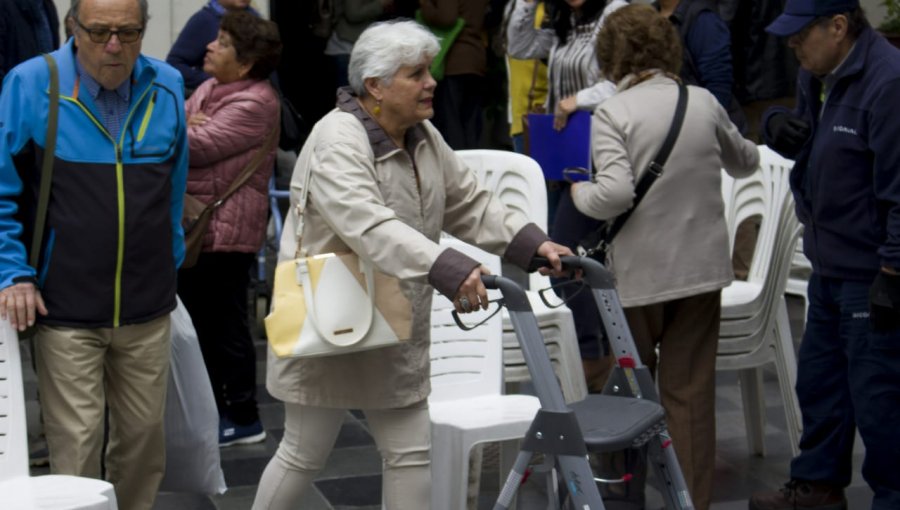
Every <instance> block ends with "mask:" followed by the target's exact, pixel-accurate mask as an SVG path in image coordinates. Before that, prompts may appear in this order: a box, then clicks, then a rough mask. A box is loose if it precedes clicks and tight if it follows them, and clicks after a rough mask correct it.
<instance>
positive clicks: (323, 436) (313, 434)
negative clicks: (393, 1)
mask: <svg viewBox="0 0 900 510" xmlns="http://www.w3.org/2000/svg"><path fill="white" fill-rule="evenodd" d="M437 52H438V42H437V40H436V39H435V37H434V36H433V35H432V34H431V33H430V32H428V31H427V30H425V29H423V28H422V27H421V26H419V25H417V24H416V23H414V22H411V21H399V22H388V23H379V24H375V25H373V26H371V27H369V28H368V29H367V30H366V31H365V32H363V33H362V34H361V35H360V37H359V39H358V40H357V42H356V45H355V46H354V47H353V52H352V53H351V56H350V66H349V81H350V87H347V88H343V89H340V90H339V91H338V99H337V108H335V109H334V110H333V111H332V112H331V113H329V114H328V115H326V116H325V117H324V118H322V120H321V121H319V122H318V123H317V124H316V126H315V127H314V128H313V130H312V133H310V136H309V139H308V140H307V142H306V144H305V145H304V147H303V150H302V151H301V153H300V157H299V159H298V161H297V166H296V167H295V169H294V176H293V179H292V182H291V202H292V205H294V204H296V201H297V200H298V198H299V196H300V188H301V187H302V186H303V183H304V181H305V178H306V176H307V174H308V173H309V175H310V178H309V199H308V202H307V206H306V210H305V213H304V218H303V220H304V227H303V239H302V242H303V248H304V249H305V250H306V251H307V254H308V255H315V254H318V253H327V252H348V251H353V252H355V253H356V254H357V255H359V256H360V257H361V258H363V259H365V260H367V261H369V262H370V263H372V264H373V265H374V266H375V268H376V269H378V270H379V271H381V272H383V273H385V274H387V275H390V276H393V277H396V278H398V279H400V281H401V287H402V289H403V291H404V293H405V294H406V297H407V298H408V299H409V301H410V303H412V314H413V315H412V317H413V327H412V339H411V340H410V341H408V342H404V343H402V344H400V345H398V346H396V347H388V348H382V349H376V350H371V351H364V352H358V353H350V354H343V355H338V356H331V357H324V358H314V359H278V358H276V357H275V356H274V354H273V353H272V352H271V351H270V352H269V356H268V373H267V380H266V386H267V388H268V390H269V392H270V393H271V394H272V395H273V396H275V397H276V398H278V399H280V400H283V401H284V402H285V432H284V438H283V439H282V441H281V444H280V445H279V447H278V451H277V452H276V453H275V456H274V457H273V458H272V460H271V461H270V462H269V465H268V466H267V467H266V469H265V472H264V473H263V476H262V479H261V480H260V484H259V491H258V493H257V495H256V501H255V502H254V505H253V508H254V509H287V508H294V505H296V502H297V501H298V498H299V496H300V494H301V493H302V492H303V491H304V490H305V489H306V488H307V487H308V486H309V484H310V483H311V482H312V481H313V479H314V477H315V476H316V474H317V473H318V472H319V470H320V469H321V468H322V467H323V466H324V464H325V461H326V460H327V458H328V455H329V454H330V452H331V449H332V448H333V445H334V441H335V439H336V438H337V435H338V432H339V431H340V428H341V423H342V422H343V421H344V417H345V414H346V410H347V409H361V410H363V412H364V413H365V415H366V419H367V422H368V425H369V429H370V431H371V433H372V435H373V436H374V438H375V442H376V444H377V446H378V450H379V452H380V453H381V456H382V458H383V460H384V477H383V491H382V493H383V497H384V502H385V504H386V505H387V508H389V509H403V510H405V509H411V508H416V509H419V508H428V507H429V506H430V501H429V499H430V491H429V484H430V477H431V473H430V471H431V469H430V462H429V451H430V448H431V438H430V420H429V417H428V402H427V398H428V393H429V392H430V385H429V354H428V351H429V315H430V310H431V295H432V289H433V288H436V289H437V290H438V291H439V292H441V293H442V294H444V295H445V296H447V297H449V298H450V299H452V300H453V302H454V305H455V307H456V309H457V311H459V312H467V311H471V310H473V309H474V308H476V307H478V306H479V305H481V306H485V307H486V305H487V294H486V291H485V289H484V286H483V285H482V284H481V279H480V277H481V275H482V274H484V273H485V270H484V269H483V268H482V267H481V265H480V264H479V263H478V261H476V260H473V259H470V258H469V257H467V256H465V255H463V254H462V253H460V252H457V251H455V250H453V249H449V248H448V249H445V248H443V247H441V246H440V245H439V244H438V241H439V238H440V234H441V231H446V232H449V233H451V234H453V235H454V236H457V237H459V238H462V239H463V240H466V241H469V242H472V243H475V244H478V245H479V246H481V247H482V248H483V249H486V250H488V251H491V252H494V253H497V254H501V255H504V256H505V257H506V258H507V259H508V260H509V261H511V262H513V263H515V264H517V265H519V266H521V267H523V268H525V267H527V266H528V263H529V262H530V260H531V258H532V257H533V256H534V255H541V256H545V257H547V258H548V259H550V260H551V262H552V263H553V264H554V266H555V267H556V268H557V269H558V268H559V258H558V257H559V255H562V254H569V253H570V251H569V250H568V249H567V248H565V247H562V246H560V245H557V244H554V243H552V242H551V241H549V239H548V238H547V236H546V234H544V233H543V232H541V231H540V229H538V228H537V227H536V226H535V225H534V224H531V223H528V222H527V220H526V219H525V218H524V217H521V216H519V215H517V214H515V213H513V212H510V211H508V210H506V209H505V208H504V207H503V206H502V204H501V203H500V202H499V201H498V200H497V199H496V198H495V197H493V196H492V195H491V193H490V192H488V191H487V190H485V189H484V188H483V187H481V186H480V185H479V184H478V180H477V178H476V176H475V175H474V173H472V172H471V171H470V170H469V169H468V168H466V166H465V165H464V164H463V163H462V162H461V161H460V159H459V158H458V157H457V156H456V154H455V153H454V152H453V150H452V149H450V147H449V146H448V145H447V144H446V143H445V142H444V140H443V139H442V138H441V136H440V134H439V133H438V132H437V130H436V129H435V128H434V127H433V126H432V125H431V123H430V122H428V119H429V118H431V116H432V115H433V108H432V98H433V97H434V90H435V85H436V83H435V81H434V79H433V78H432V77H431V75H430V74H429V72H428V68H429V66H430V64H431V60H432V58H433V57H434V55H435V54H437ZM290 210H291V212H290V214H289V215H288V217H287V220H286V222H285V228H284V235H283V236H282V239H281V250H280V253H279V259H280V260H284V259H289V258H291V257H294V256H295V252H296V250H297V238H296V226H297V221H298V218H297V212H296V207H291V209H290Z"/></svg>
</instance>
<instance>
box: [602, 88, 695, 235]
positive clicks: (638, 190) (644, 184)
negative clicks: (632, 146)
mask: <svg viewBox="0 0 900 510" xmlns="http://www.w3.org/2000/svg"><path fill="white" fill-rule="evenodd" d="M687 100H688V91H687V87H686V86H685V85H684V83H682V82H680V81H679V82H678V105H677V106H675V116H674V117H673V118H672V125H671V127H669V133H668V134H667V135H666V139H665V141H664V142H663V144H662V147H660V149H659V152H657V153H656V157H655V158H653V161H651V162H650V165H648V166H647V169H646V170H644V174H643V175H641V179H640V180H639V181H638V184H637V186H636V187H635V190H634V194H635V197H634V203H633V204H632V205H631V208H630V209H628V210H627V211H625V212H623V213H622V214H620V215H619V216H617V217H616V219H615V220H614V221H613V223H612V225H610V227H609V229H608V230H607V231H606V235H605V236H603V237H604V240H605V241H606V243H607V244H609V242H610V241H612V239H613V237H615V236H616V234H618V233H619V231H620V230H622V226H623V225H624V224H625V222H626V221H628V218H629V217H630V216H631V213H633V212H634V208H635V207H637V206H638V204H640V203H641V200H643V199H644V195H646V194H647V191H649V190H650V186H651V185H652V184H653V183H654V182H655V181H656V179H657V178H658V177H659V176H660V175H662V173H663V167H664V166H665V164H666V160H667V159H669V154H670V153H671V152H672V147H674V146H675V141H676V140H677V139H678V134H679V133H680V132H681V125H682V124H683V123H684V113H685V111H686V110H687Z"/></svg>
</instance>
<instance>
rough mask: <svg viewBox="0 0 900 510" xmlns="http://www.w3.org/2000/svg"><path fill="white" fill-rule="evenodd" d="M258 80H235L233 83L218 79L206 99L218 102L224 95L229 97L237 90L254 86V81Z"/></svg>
mask: <svg viewBox="0 0 900 510" xmlns="http://www.w3.org/2000/svg"><path fill="white" fill-rule="evenodd" d="M213 79H215V78H213ZM256 81H257V80H249V79H248V80H238V81H233V82H231V83H219V82H218V80H217V81H216V82H215V83H213V85H212V88H211V89H210V91H209V96H208V97H207V98H206V100H207V101H211V102H213V103H215V102H218V101H220V100H221V99H222V98H223V97H228V96H230V95H231V94H234V93H235V92H239V91H241V90H245V89H249V88H250V87H251V86H253V84H254V83H256Z"/></svg>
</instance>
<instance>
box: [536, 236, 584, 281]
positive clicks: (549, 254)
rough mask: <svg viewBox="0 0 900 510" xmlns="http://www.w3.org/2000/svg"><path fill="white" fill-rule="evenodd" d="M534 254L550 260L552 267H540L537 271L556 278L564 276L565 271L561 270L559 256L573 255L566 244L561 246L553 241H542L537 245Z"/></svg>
mask: <svg viewBox="0 0 900 510" xmlns="http://www.w3.org/2000/svg"><path fill="white" fill-rule="evenodd" d="M536 255H537V256H538V257H544V258H545V259H547V261H548V262H550V266H551V267H552V269H551V268H549V267H542V268H540V269H538V272H539V273H541V274H542V275H544V276H546V275H551V276H555V277H557V278H560V277H564V276H566V274H567V273H566V271H564V270H563V267H562V262H561V261H560V260H559V258H560V257H564V256H567V255H575V254H574V253H572V250H570V249H569V247H568V246H563V245H561V244H557V243H554V242H553V241H544V242H543V243H541V245H540V246H538V249H537V253H536Z"/></svg>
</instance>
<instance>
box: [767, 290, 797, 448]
mask: <svg viewBox="0 0 900 510" xmlns="http://www.w3.org/2000/svg"><path fill="white" fill-rule="evenodd" d="M773 342H774V344H773V345H772V347H773V348H774V349H775V369H776V371H777V373H778V387H779V389H780V390H781V400H782V402H783V403H784V415H785V424H786V427H787V433H788V439H789V440H790V442H791V450H792V453H793V455H794V456H795V457H796V456H797V455H798V454H799V453H800V433H801V431H802V430H803V421H802V419H801V415H800V405H799V403H798V402H797V393H796V392H795V391H794V388H795V386H796V384H797V359H796V356H795V355H794V341H793V338H792V337H791V324H790V319H789V318H788V313H787V303H786V302H785V300H784V297H782V298H781V300H780V303H778V306H777V310H776V317H775V335H774V339H773Z"/></svg>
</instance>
